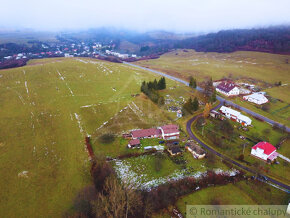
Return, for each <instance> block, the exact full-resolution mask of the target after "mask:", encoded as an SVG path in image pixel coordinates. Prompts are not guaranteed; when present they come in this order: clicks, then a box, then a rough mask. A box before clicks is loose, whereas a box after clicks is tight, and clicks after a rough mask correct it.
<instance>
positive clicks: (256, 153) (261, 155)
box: [251, 148, 276, 161]
mask: <svg viewBox="0 0 290 218" xmlns="http://www.w3.org/2000/svg"><path fill="white" fill-rule="evenodd" d="M275 151H276V150H275ZM275 151H273V152H272V153H271V154H273V153H274V152H275ZM251 154H252V155H254V156H256V157H258V158H261V159H263V160H265V161H266V160H267V159H268V157H269V156H270V155H271V154H269V155H267V154H265V153H264V150H263V149H261V148H256V149H253V148H252V150H251Z"/></svg>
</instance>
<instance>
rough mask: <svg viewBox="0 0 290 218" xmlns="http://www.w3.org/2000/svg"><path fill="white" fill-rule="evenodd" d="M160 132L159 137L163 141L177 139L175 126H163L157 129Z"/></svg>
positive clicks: (176, 127)
mask: <svg viewBox="0 0 290 218" xmlns="http://www.w3.org/2000/svg"><path fill="white" fill-rule="evenodd" d="M158 129H159V130H160V131H161V136H162V138H163V139H165V140H172V139H178V138H179V129H178V126H177V125H174V124H169V125H165V126H161V127H158Z"/></svg>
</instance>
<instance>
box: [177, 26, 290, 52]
mask: <svg viewBox="0 0 290 218" xmlns="http://www.w3.org/2000/svg"><path fill="white" fill-rule="evenodd" d="M175 48H187V49H195V50H196V51H202V52H234V51H243V50H244V51H261V52H270V53H281V54H290V27H289V26H288V27H275V28H274V27H272V28H265V29H237V30H225V31H219V32H217V33H210V34H207V35H201V36H197V37H193V38H188V39H185V40H182V41H179V42H177V43H176V44H175Z"/></svg>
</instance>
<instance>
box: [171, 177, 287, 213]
mask: <svg viewBox="0 0 290 218" xmlns="http://www.w3.org/2000/svg"><path fill="white" fill-rule="evenodd" d="M257 193H259V194H257ZM287 201H288V195H287V193H285V192H281V191H280V190H278V189H276V188H273V187H271V186H269V185H266V184H264V183H261V182H252V181H241V182H238V183H235V184H228V185H225V186H214V187H209V188H206V189H202V190H200V191H196V192H194V193H192V194H189V195H187V196H184V197H182V198H180V199H179V200H178V201H177V203H176V206H177V208H178V209H179V210H180V211H181V212H182V214H185V212H186V205H211V204H213V205H227V204H230V205H256V204H258V205H271V204H287Z"/></svg>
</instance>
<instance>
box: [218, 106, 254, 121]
mask: <svg viewBox="0 0 290 218" xmlns="http://www.w3.org/2000/svg"><path fill="white" fill-rule="evenodd" d="M220 111H221V112H222V113H223V114H224V116H225V117H227V118H228V119H232V120H234V121H236V122H238V123H241V124H242V125H243V126H249V125H251V123H252V120H251V119H250V118H249V117H247V116H245V115H242V114H241V113H240V112H239V111H236V110H233V109H231V108H229V107H225V106H222V107H221V108H220Z"/></svg>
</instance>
